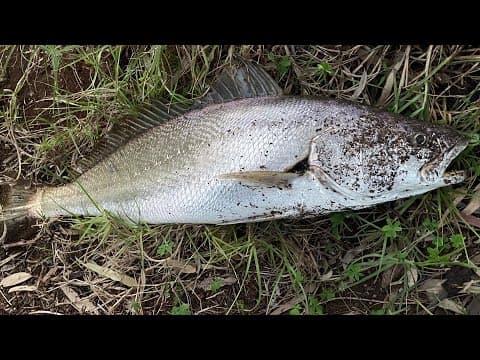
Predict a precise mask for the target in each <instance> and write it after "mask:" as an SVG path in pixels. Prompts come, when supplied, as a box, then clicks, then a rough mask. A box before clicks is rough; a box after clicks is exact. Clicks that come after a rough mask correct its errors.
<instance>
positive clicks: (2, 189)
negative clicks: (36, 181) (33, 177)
mask: <svg viewBox="0 0 480 360" xmlns="http://www.w3.org/2000/svg"><path fill="white" fill-rule="evenodd" d="M36 192H37V191H36V189H35V188H28V187H26V186H25V185H22V184H16V185H13V186H12V185H9V184H0V221H7V220H12V219H19V218H25V217H32V216H33V212H32V211H31V210H32V209H33V207H35V206H36V205H37V204H36V201H35V199H34V196H35V194H36Z"/></svg>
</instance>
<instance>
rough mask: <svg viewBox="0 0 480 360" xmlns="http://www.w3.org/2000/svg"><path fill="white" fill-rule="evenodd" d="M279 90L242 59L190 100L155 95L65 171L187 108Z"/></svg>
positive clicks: (79, 169) (92, 161) (83, 166)
mask: <svg viewBox="0 0 480 360" xmlns="http://www.w3.org/2000/svg"><path fill="white" fill-rule="evenodd" d="M282 94H283V92H282V89H281V88H280V87H279V86H278V84H277V83H276V82H275V81H274V80H273V79H272V78H271V77H270V76H269V75H268V74H267V73H266V72H265V70H263V69H262V68H261V67H259V66H258V65H254V64H252V63H246V62H244V63H243V65H242V66H241V67H239V68H238V69H233V70H224V71H223V72H222V73H221V75H220V76H219V77H218V79H217V80H216V82H215V83H214V85H212V86H211V88H210V90H209V92H208V93H207V94H206V95H205V96H204V97H203V98H201V99H199V100H196V101H193V102H190V103H183V104H182V103H176V104H172V103H169V102H167V101H165V100H160V99H157V100H153V101H152V102H151V103H150V104H149V105H144V106H142V107H141V108H140V109H139V110H138V113H137V114H136V115H135V116H132V117H128V118H126V119H125V120H123V121H121V122H120V123H117V124H115V126H114V127H113V128H112V129H111V130H110V131H109V132H108V133H107V134H106V135H105V137H104V138H102V139H101V140H100V141H99V142H98V144H97V145H96V147H95V148H94V149H93V151H92V152H91V153H90V154H89V155H87V156H86V157H84V158H82V159H81V160H80V161H79V162H78V163H77V165H76V166H75V168H74V169H71V170H70V171H69V172H70V175H72V176H71V177H73V178H74V177H77V176H79V175H81V174H82V173H84V172H85V171H86V170H88V169H90V168H92V167H93V166H94V165H96V164H97V163H98V162H100V161H101V160H102V159H104V158H105V157H107V156H108V155H110V154H112V153H113V152H115V151H116V150H117V149H118V148H119V147H120V146H122V145H124V144H126V143H127V142H128V141H129V140H131V139H133V138H135V137H137V136H139V135H140V134H142V133H144V132H145V131H147V130H148V129H151V128H153V127H156V126H158V125H161V124H162V123H164V122H165V121H168V120H169V119H171V118H175V117H178V116H180V115H182V114H184V113H186V112H188V111H190V110H193V109H198V108H201V107H204V106H207V105H209V104H212V103H223V102H228V101H233V100H238V99H243V98H252V97H259V96H278V95H282ZM192 104H193V105H192Z"/></svg>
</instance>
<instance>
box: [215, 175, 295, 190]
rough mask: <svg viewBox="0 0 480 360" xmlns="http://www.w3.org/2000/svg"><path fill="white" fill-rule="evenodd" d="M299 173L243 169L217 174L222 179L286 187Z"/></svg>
mask: <svg viewBox="0 0 480 360" xmlns="http://www.w3.org/2000/svg"><path fill="white" fill-rule="evenodd" d="M299 176H300V175H299V174H295V173H289V172H282V171H245V172H236V173H229V174H223V175H220V176H218V178H219V179H223V180H236V181H241V182H245V183H248V184H250V185H259V186H278V187H282V188H288V187H290V186H291V183H292V181H293V180H295V179H296V178H298V177H299Z"/></svg>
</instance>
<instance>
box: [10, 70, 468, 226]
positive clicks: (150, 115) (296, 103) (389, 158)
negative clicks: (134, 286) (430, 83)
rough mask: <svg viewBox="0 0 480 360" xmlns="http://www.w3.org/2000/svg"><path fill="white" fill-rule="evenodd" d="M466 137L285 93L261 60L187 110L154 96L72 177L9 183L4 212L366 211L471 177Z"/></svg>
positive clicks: (206, 215)
mask: <svg viewBox="0 0 480 360" xmlns="http://www.w3.org/2000/svg"><path fill="white" fill-rule="evenodd" d="M466 146H467V141H466V140H465V138H463V137H462V136H461V135H459V134H458V133H457V132H455V131H454V130H451V129H447V128H443V127H439V126H433V125H428V124H426V123H424V122H418V121H414V120H411V119H408V118H405V117H402V116H399V115H395V114H392V113H388V112H384V111H380V110H378V109H375V108H372V107H368V106H363V105H359V104H355V103H350V102H345V101H337V100H329V99H320V98H311V97H294V96H284V95H283V94H282V91H281V89H280V88H279V86H278V85H277V84H276V83H275V82H274V81H273V80H272V79H271V78H270V77H269V76H268V74H267V73H266V72H265V71H264V70H263V69H261V68H260V67H258V66H256V65H252V64H246V65H243V66H242V67H240V68H239V69H238V70H236V71H225V72H224V73H222V75H221V76H219V78H218V80H217V82H216V83H215V84H214V85H213V86H212V88H211V90H210V92H209V93H208V94H207V95H206V97H205V98H203V99H202V100H201V101H199V102H197V103H195V104H194V105H193V106H191V107H189V108H187V107H186V106H182V105H167V104H165V103H163V102H160V101H158V102H154V103H153V104H152V105H151V106H147V107H145V109H143V110H142V111H141V112H140V113H139V114H138V116H137V117H136V118H135V119H133V120H128V121H126V122H124V123H123V124H122V125H120V126H119V128H118V129H116V130H115V129H114V130H113V131H112V132H111V133H110V134H109V135H107V137H106V139H104V140H103V142H102V143H101V144H100V145H99V147H98V149H97V151H96V152H95V155H93V156H92V157H91V158H89V159H84V160H83V161H82V164H80V165H81V166H80V171H79V173H80V174H79V176H78V177H77V178H76V179H75V180H74V181H72V182H71V183H70V184H67V185H63V186H59V187H43V188H38V189H32V190H25V189H22V188H21V187H19V186H10V187H9V189H10V190H9V193H8V194H4V196H3V198H4V204H3V207H2V208H3V211H2V217H1V219H3V220H6V219H13V218H16V217H25V216H27V217H42V216H43V217H57V216H69V215H72V214H75V215H92V216H96V215H100V214H101V213H102V212H103V211H104V210H106V211H108V212H109V213H111V214H112V215H115V216H117V217H120V218H123V219H126V220H129V221H131V222H134V223H138V222H145V223H152V224H160V223H210V224H232V223H240V222H253V221H263V220H271V219H280V218H295V217H307V216H315V215H319V214H324V213H328V212H332V211H341V210H345V209H361V208H365V207H369V206H372V205H375V204H379V203H382V202H386V201H392V200H396V199H399V198H404V197H408V196H412V195H418V194H422V193H425V192H427V191H430V190H433V189H436V188H439V187H442V186H446V185H450V184H455V183H458V182H461V181H462V180H463V174H462V172H458V171H457V172H447V171H446V170H447V167H448V166H449V164H450V163H451V161H452V160H453V159H454V158H455V157H456V156H457V155H458V154H459V153H460V152H461V151H462V150H463V149H464V148H465V147H466Z"/></svg>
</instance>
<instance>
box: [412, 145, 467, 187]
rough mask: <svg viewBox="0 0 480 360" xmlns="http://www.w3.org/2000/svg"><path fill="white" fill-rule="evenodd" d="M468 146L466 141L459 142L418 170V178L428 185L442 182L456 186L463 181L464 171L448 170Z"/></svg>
mask: <svg viewBox="0 0 480 360" xmlns="http://www.w3.org/2000/svg"><path fill="white" fill-rule="evenodd" d="M467 145H468V141H467V140H466V139H461V140H459V141H458V142H457V143H456V144H455V145H453V146H452V147H450V148H449V149H448V150H447V151H445V152H444V153H443V154H441V155H440V156H437V157H436V158H435V159H433V160H432V161H430V162H428V163H426V164H425V165H423V166H422V168H421V169H420V176H421V177H422V179H423V180H424V181H426V182H429V183H438V182H442V183H444V184H447V185H450V184H458V183H460V182H462V181H463V180H465V171H463V170H448V168H449V167H450V165H451V163H452V162H453V160H454V159H455V158H456V157H457V156H458V155H460V153H461V152H462V151H463V150H465V148H466V147H467Z"/></svg>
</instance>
